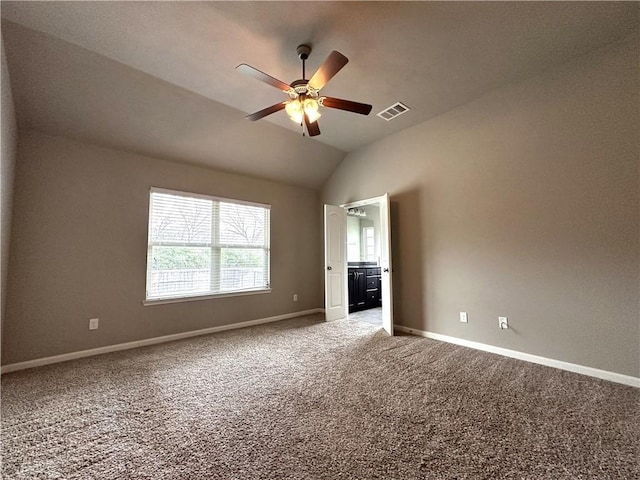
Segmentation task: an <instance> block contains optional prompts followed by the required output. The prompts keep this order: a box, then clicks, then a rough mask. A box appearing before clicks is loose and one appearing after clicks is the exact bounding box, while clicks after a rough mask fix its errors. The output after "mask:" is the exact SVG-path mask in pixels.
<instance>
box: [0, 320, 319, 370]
mask: <svg viewBox="0 0 640 480" xmlns="http://www.w3.org/2000/svg"><path fill="white" fill-rule="evenodd" d="M322 311H324V310H323V309H321V308H312V309H311V310H303V311H301V312H293V313H285V314H283V315H276V316H275V317H266V318H258V319H256V320H249V321H246V322H240V323H232V324H230V325H221V326H219V327H210V328H203V329H201V330H192V331H190V332H182V333H174V334H173V335H164V336H162V337H153V338H146V339H144V340H136V341H135V342H127V343H118V344H116V345H108V346H106V347H99V348H92V349H90V350H80V351H78V352H71V353H64V354H62V355H55V356H53V357H44V358H36V359H35V360H28V361H26V362H18V363H10V364H9V365H3V366H2V369H1V373H9V372H15V371H17V370H24V369H26V368H33V367H41V366H43V365H50V364H52V363H60V362H66V361H68V360H75V359H76V358H84V357H92V356H94V355H102V354H103V353H110V352H118V351H120V350H129V349H131V348H138V347H146V346H147V345H155V344H158V343H165V342H173V341H175V340H181V339H183V338H190V337H197V336H199V335H208V334H210V333H216V332H223V331H225V330H235V329H237V328H245V327H252V326H254V325H260V324H263V323H271V322H278V321H280V320H286V319H288V318H294V317H300V316H303V315H310V314H312V313H319V312H322Z"/></svg>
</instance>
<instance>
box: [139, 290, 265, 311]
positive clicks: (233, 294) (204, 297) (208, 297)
mask: <svg viewBox="0 0 640 480" xmlns="http://www.w3.org/2000/svg"><path fill="white" fill-rule="evenodd" d="M263 293H271V289H270V288H265V289H260V290H246V291H243V292H230V293H216V294H211V295H197V296H193V297H178V298H159V299H157V300H144V301H143V302H142V305H144V306H145V307H148V306H151V305H164V304H166V303H182V302H196V301H198V300H213V299H214V298H226V297H243V296H246V295H261V294H263Z"/></svg>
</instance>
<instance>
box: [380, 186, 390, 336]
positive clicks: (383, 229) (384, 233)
mask: <svg viewBox="0 0 640 480" xmlns="http://www.w3.org/2000/svg"><path fill="white" fill-rule="evenodd" d="M378 205H379V206H380V243H381V245H380V247H381V248H380V273H381V283H382V292H380V293H381V295H382V297H381V298H382V328H384V329H385V330H386V332H387V333H388V334H389V335H393V297H392V292H393V289H392V287H391V272H392V271H393V270H392V269H391V211H390V208H389V194H387V193H385V194H384V195H382V196H381V197H379V203H378Z"/></svg>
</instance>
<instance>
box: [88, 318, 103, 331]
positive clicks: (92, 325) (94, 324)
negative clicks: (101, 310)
mask: <svg viewBox="0 0 640 480" xmlns="http://www.w3.org/2000/svg"><path fill="white" fill-rule="evenodd" d="M99 321H100V319H99V318H90V319H89V330H97V329H98V322H99Z"/></svg>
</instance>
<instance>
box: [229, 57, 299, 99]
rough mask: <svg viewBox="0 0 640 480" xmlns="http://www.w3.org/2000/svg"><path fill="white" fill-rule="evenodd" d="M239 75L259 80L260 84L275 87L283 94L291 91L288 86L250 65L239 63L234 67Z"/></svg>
mask: <svg viewBox="0 0 640 480" xmlns="http://www.w3.org/2000/svg"><path fill="white" fill-rule="evenodd" d="M236 70H238V71H239V72H241V73H244V74H245V75H249V76H250V77H253V78H255V79H256V80H260V81H261V82H264V83H267V84H269V85H271V86H272V87H276V88H277V89H278V90H282V91H283V92H288V91H289V90H290V89H291V86H290V85H287V84H286V83H284V82H282V81H280V80H278V79H277V78H273V77H272V76H271V75H267V74H266V73H264V72H261V71H260V70H258V69H257V68H253V67H252V66H251V65H247V64H246V63H241V64H240V65H238V66H237V67H236Z"/></svg>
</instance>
